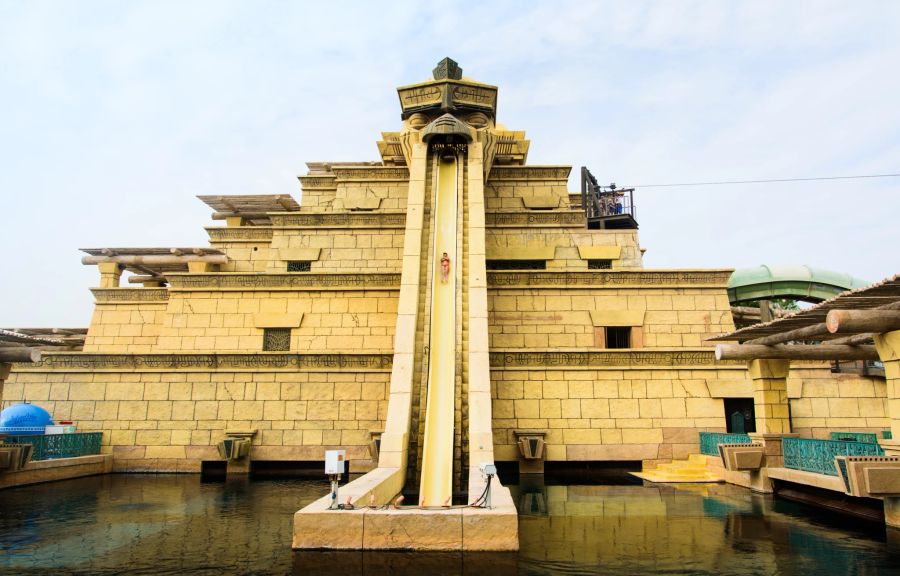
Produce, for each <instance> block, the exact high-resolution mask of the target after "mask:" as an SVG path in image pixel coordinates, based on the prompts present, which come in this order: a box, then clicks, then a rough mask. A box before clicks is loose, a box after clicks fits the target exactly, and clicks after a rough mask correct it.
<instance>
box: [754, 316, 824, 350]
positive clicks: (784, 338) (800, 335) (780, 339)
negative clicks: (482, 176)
mask: <svg viewBox="0 0 900 576" xmlns="http://www.w3.org/2000/svg"><path fill="white" fill-rule="evenodd" d="M826 334H828V328H827V327H826V326H825V323H824V322H823V323H820V324H813V325H812V326H804V327H803V328H797V329H796V330H788V331H787V332H782V333H780V334H772V335H771V336H763V337H762V338H754V339H753V340H748V341H747V343H748V344H761V345H764V346H768V345H771V344H782V343H784V342H790V341H792V340H816V339H817V337H818V336H824V335H826Z"/></svg>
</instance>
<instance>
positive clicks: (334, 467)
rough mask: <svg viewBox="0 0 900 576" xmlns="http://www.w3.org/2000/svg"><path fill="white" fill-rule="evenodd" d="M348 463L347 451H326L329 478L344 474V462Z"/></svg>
mask: <svg viewBox="0 0 900 576" xmlns="http://www.w3.org/2000/svg"><path fill="white" fill-rule="evenodd" d="M346 461H347V451H346V450H326V451H325V474H328V475H329V476H332V475H337V474H343V473H344V462H346Z"/></svg>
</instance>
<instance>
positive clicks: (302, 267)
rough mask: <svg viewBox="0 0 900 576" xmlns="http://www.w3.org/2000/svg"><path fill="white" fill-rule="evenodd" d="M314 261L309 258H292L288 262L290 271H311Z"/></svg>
mask: <svg viewBox="0 0 900 576" xmlns="http://www.w3.org/2000/svg"><path fill="white" fill-rule="evenodd" d="M311 266H312V262H309V261H307V260H291V261H290V262H288V263H287V271H288V272H309V271H310V268H311Z"/></svg>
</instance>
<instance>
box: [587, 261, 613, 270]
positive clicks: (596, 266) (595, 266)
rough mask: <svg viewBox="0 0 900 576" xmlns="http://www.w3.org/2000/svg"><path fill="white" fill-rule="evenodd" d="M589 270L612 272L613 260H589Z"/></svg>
mask: <svg viewBox="0 0 900 576" xmlns="http://www.w3.org/2000/svg"><path fill="white" fill-rule="evenodd" d="M588 270H612V260H588Z"/></svg>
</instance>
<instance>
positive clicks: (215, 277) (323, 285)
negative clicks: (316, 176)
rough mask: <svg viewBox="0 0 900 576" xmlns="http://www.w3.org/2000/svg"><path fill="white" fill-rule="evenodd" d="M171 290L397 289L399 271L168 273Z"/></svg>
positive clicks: (398, 286)
mask: <svg viewBox="0 0 900 576" xmlns="http://www.w3.org/2000/svg"><path fill="white" fill-rule="evenodd" d="M167 278H168V280H169V286H170V288H169V289H170V290H174V291H179V290H398V289H399V288H400V274H399V273H398V274H384V273H366V274H344V273H339V272H335V273H314V274H309V273H303V274H242V273H228V272H226V273H220V274H169V275H167Z"/></svg>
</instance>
